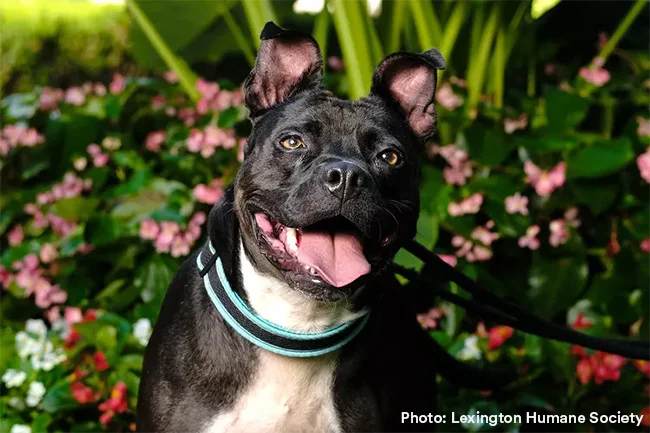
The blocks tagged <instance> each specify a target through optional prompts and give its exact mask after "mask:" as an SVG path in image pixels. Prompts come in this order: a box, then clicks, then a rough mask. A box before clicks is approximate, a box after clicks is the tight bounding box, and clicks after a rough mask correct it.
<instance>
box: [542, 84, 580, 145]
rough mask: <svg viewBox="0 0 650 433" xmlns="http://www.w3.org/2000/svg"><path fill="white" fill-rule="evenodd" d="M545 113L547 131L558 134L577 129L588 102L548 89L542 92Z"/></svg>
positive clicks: (552, 88)
mask: <svg viewBox="0 0 650 433" xmlns="http://www.w3.org/2000/svg"><path fill="white" fill-rule="evenodd" d="M544 100H545V108H544V109H545V112H546V118H547V119H548V125H547V126H548V129H549V131H550V132H551V133H552V134H559V133H562V132H564V131H567V130H569V129H572V128H575V127H577V126H578V125H579V124H580V123H581V122H582V120H583V119H584V118H585V116H586V115H587V109H588V108H589V101H587V100H586V99H584V98H581V97H580V96H578V95H574V94H571V93H567V92H564V91H562V90H560V89H558V88H555V87H548V88H546V91H545V92H544Z"/></svg>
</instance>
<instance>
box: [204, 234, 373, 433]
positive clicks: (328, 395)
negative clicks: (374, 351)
mask: <svg viewBox="0 0 650 433" xmlns="http://www.w3.org/2000/svg"><path fill="white" fill-rule="evenodd" d="M240 250H241V251H242V253H241V271H242V275H243V283H244V288H245V290H246V294H247V295H248V300H249V302H250V305H251V307H252V308H253V310H255V312H256V313H257V314H259V315H260V316H261V317H263V318H265V319H266V320H268V321H270V322H272V323H275V324H277V325H279V326H282V327H284V328H287V329H291V330H294V331H297V332H319V331H322V330H324V329H327V328H330V327H332V326H336V325H339V324H341V323H344V322H347V321H349V320H353V319H355V318H356V317H359V316H361V315H362V314H363V313H362V312H361V313H352V312H350V311H349V310H347V308H345V307H346V304H345V303H324V302H318V301H314V300H313V299H309V298H307V297H306V296H305V295H303V294H301V293H299V292H296V291H295V290H293V289H291V288H290V287H289V286H288V285H287V284H286V283H285V282H283V281H279V280H277V279H275V278H271V277H267V276H264V275H261V274H259V273H258V272H257V271H256V270H255V268H254V267H253V266H252V264H251V263H250V261H249V260H248V258H247V257H246V254H245V252H244V248H243V245H242V246H241V249H240ZM336 356H337V355H336V352H334V353H329V354H327V355H323V356H319V357H315V358H290V357H286V356H282V355H276V354H274V353H271V352H268V351H266V350H261V349H260V350H259V366H258V369H257V371H256V372H255V373H254V375H255V376H254V378H253V379H252V380H251V382H250V384H249V386H248V387H247V388H246V389H245V390H244V392H243V393H242V395H241V396H240V397H239V399H238V400H237V402H236V403H235V405H234V407H233V408H232V409H231V410H229V411H228V412H225V413H220V414H218V415H217V416H215V417H214V418H213V419H212V420H211V421H210V422H209V424H208V425H207V426H206V428H205V429H204V430H203V433H250V432H259V433H307V432H319V433H321V432H323V433H339V432H340V431H341V426H340V424H339V421H338V417H337V414H336V409H335V407H334V397H333V394H332V387H333V381H334V369H335V367H336Z"/></svg>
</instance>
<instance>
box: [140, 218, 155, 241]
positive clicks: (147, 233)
mask: <svg viewBox="0 0 650 433" xmlns="http://www.w3.org/2000/svg"><path fill="white" fill-rule="evenodd" d="M159 233H160V227H158V224H157V223H156V222H155V221H154V220H151V219H148V220H143V221H142V222H141V223H140V237H141V238H142V239H150V240H154V239H156V237H157V236H158V234H159Z"/></svg>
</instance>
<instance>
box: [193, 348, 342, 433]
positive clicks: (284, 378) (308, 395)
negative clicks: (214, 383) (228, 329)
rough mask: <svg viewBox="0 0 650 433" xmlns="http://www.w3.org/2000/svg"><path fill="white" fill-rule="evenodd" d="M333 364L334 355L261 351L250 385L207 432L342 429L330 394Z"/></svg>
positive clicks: (334, 431)
mask: <svg viewBox="0 0 650 433" xmlns="http://www.w3.org/2000/svg"><path fill="white" fill-rule="evenodd" d="M334 365H335V359H334V356H332V355H326V356H324V357H319V358H315V359H300V358H287V357H283V356H280V355H275V354H273V353H270V352H266V351H260V363H259V369H258V370H257V371H256V372H255V377H254V378H253V379H252V380H251V383H250V385H249V387H248V388H247V389H246V390H245V391H244V393H243V394H242V395H241V396H240V397H239V399H238V400H237V402H236V404H235V406H234V407H233V408H232V409H231V410H229V411H228V412H225V413H222V414H219V415H217V416H216V417H215V418H214V419H213V420H212V421H211V422H210V424H209V425H208V426H207V428H206V429H205V430H204V432H205V433H251V432H259V433H308V432H324V433H338V432H340V431H341V429H340V426H339V423H338V419H337V416H336V411H335V409H334V401H333V396H332V380H333V374H334Z"/></svg>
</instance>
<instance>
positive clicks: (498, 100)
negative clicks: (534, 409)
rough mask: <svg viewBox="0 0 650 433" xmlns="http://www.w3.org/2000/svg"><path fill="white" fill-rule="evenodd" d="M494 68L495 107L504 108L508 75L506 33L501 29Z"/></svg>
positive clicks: (496, 45) (495, 45)
mask: <svg viewBox="0 0 650 433" xmlns="http://www.w3.org/2000/svg"><path fill="white" fill-rule="evenodd" d="M493 62H494V63H493V68H492V80H493V81H492V86H493V90H494V106H495V108H497V109H499V110H501V109H502V108H503V82H504V80H505V74H506V31H505V29H504V28H503V27H499V30H498V31H497V40H496V43H495V44H494V57H493Z"/></svg>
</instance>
